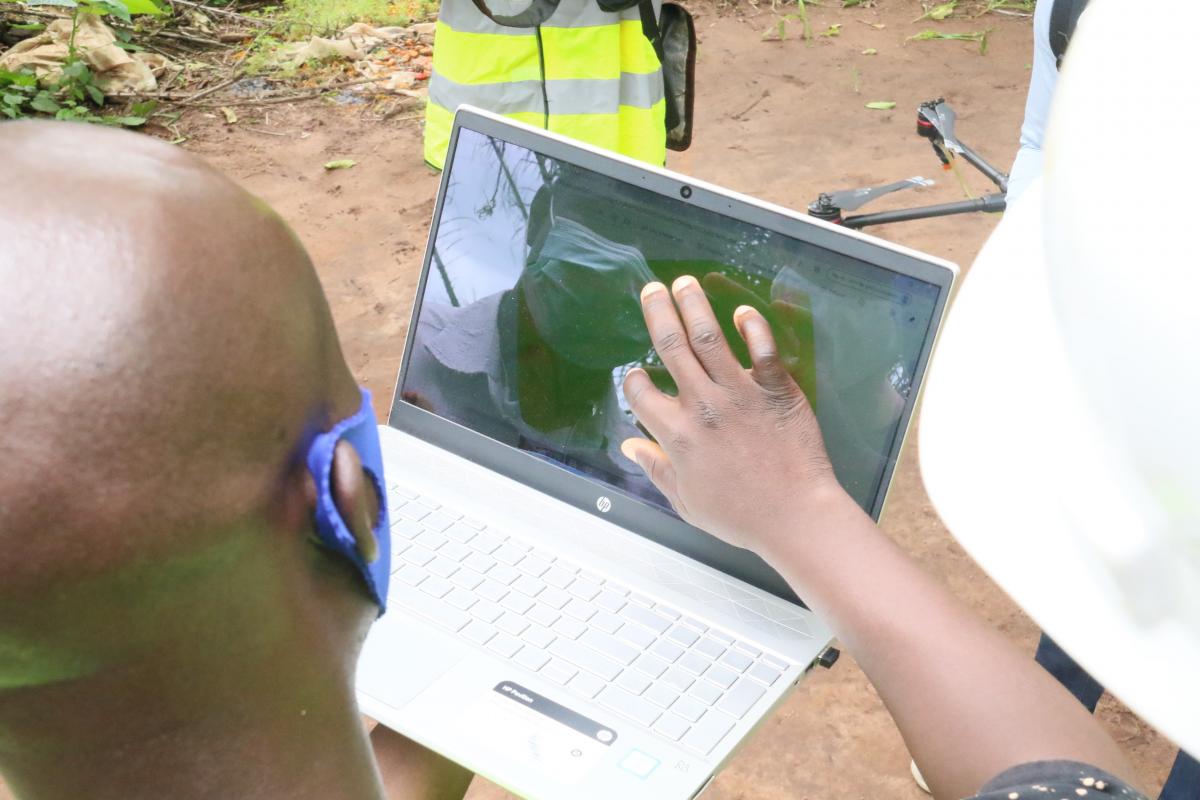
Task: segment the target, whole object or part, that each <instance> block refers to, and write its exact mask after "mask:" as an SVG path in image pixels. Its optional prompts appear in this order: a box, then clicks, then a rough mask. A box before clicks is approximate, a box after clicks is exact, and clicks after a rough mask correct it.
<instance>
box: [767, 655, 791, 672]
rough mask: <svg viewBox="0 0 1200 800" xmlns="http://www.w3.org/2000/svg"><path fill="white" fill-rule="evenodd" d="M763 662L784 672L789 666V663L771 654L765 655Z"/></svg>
mask: <svg viewBox="0 0 1200 800" xmlns="http://www.w3.org/2000/svg"><path fill="white" fill-rule="evenodd" d="M763 663H764V664H766V665H767V666H768V667H771V668H773V669H777V670H779V671H780V672H783V671H784V670H786V669H787V668H788V665H787V664H786V663H785V662H783V661H780V660H779V659H777V658H773V657H771V656H763Z"/></svg>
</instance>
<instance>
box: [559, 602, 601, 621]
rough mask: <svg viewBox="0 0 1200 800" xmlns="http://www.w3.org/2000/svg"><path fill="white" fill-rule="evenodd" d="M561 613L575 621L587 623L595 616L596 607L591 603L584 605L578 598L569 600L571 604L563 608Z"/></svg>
mask: <svg viewBox="0 0 1200 800" xmlns="http://www.w3.org/2000/svg"><path fill="white" fill-rule="evenodd" d="M563 613H565V614H570V615H571V616H572V617H574V618H575V619H577V620H581V621H583V622H587V621H588V620H589V619H591V618H592V617H594V616H595V615H596V607H595V606H593V605H592V604H591V603H585V602H583V601H582V600H580V599H579V598H578V597H573V598H571V602H569V603H567V605H566V606H565V607H563Z"/></svg>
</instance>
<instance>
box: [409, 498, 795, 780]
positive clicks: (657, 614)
mask: <svg viewBox="0 0 1200 800" xmlns="http://www.w3.org/2000/svg"><path fill="white" fill-rule="evenodd" d="M389 499H390V500H391V509H392V588H391V591H390V592H389V597H388V599H389V601H390V602H391V603H393V604H395V605H398V606H400V607H401V608H403V609H405V610H407V611H411V612H414V613H416V614H419V615H421V616H422V617H424V618H426V619H428V620H429V621H431V622H433V623H434V624H436V625H438V626H439V627H441V628H443V629H445V630H448V631H450V632H452V633H454V634H457V635H458V636H459V637H460V638H462V639H464V640H466V641H467V642H470V643H472V644H473V645H476V646H478V647H481V648H483V649H485V650H487V651H488V652H490V653H493V654H495V655H498V656H500V657H501V658H504V659H507V660H508V661H510V662H511V663H514V664H516V665H518V666H520V667H522V668H524V669H527V670H529V671H530V672H533V673H536V674H538V675H541V676H543V677H545V678H547V679H549V680H551V681H554V682H555V683H558V684H560V685H562V686H565V687H566V688H567V689H568V690H569V691H571V692H573V693H575V694H577V695H579V696H580V697H584V698H587V699H589V700H593V701H595V702H597V703H599V704H600V705H601V706H604V707H606V708H608V709H610V710H611V711H614V712H616V713H617V714H620V715H621V716H623V717H625V718H627V719H629V720H632V721H633V722H636V723H638V724H640V725H642V726H643V727H645V728H648V729H650V730H652V731H653V732H654V733H656V734H658V735H659V736H661V737H663V738H664V739H667V740H668V741H670V742H674V743H677V744H680V745H682V746H683V747H685V748H687V749H688V750H691V751H693V752H695V753H697V754H699V755H701V756H706V755H708V754H709V753H710V752H712V750H713V749H714V748H715V747H716V746H717V745H718V744H720V742H721V740H722V739H724V738H725V736H726V735H727V734H728V733H729V732H730V731H731V730H732V729H733V727H734V725H735V724H736V723H737V722H738V720H740V719H741V718H742V717H744V716H745V715H746V714H747V712H749V711H750V709H751V708H752V707H753V706H754V705H755V703H757V702H758V700H759V699H760V698H761V697H762V696H763V695H764V694H765V693H766V691H767V689H768V688H769V687H771V686H772V685H774V684H775V682H776V681H778V680H779V679H780V678H781V676H782V674H783V672H784V671H785V670H786V669H787V667H788V665H787V664H786V663H785V662H783V661H780V660H778V659H776V658H774V657H772V656H769V655H765V654H763V653H762V652H761V651H760V650H759V649H758V648H756V647H754V646H753V645H751V644H749V643H748V642H744V641H739V640H737V639H736V638H735V637H733V636H730V635H729V634H727V633H725V632H723V631H720V630H717V629H715V628H710V627H708V626H707V625H705V624H704V623H702V622H700V621H699V620H697V619H694V618H692V617H689V616H686V615H684V614H682V613H680V612H679V611H678V610H676V609H674V608H671V607H670V606H668V605H664V604H663V603H657V602H655V601H654V600H653V599H651V598H649V597H646V596H644V595H641V594H638V593H637V592H633V591H630V589H629V588H628V587H626V586H623V585H621V584H620V583H618V582H616V581H613V580H606V579H604V578H602V577H601V576H599V575H596V574H594V573H592V572H589V571H588V570H586V569H583V568H581V567H580V566H579V565H578V564H574V563H572V562H570V561H567V560H565V559H563V558H558V557H556V556H555V555H554V554H553V553H549V552H547V551H545V550H542V549H540V548H537V547H534V546H533V545H531V544H529V543H528V542H523V541H521V540H520V539H518V538H516V537H512V536H507V535H505V534H503V533H500V532H498V531H496V530H493V529H491V528H489V527H488V526H487V525H486V524H485V523H483V522H480V521H478V520H474V519H470V518H467V517H464V516H463V515H462V514H461V513H458V512H456V511H454V510H452V509H450V508H447V507H446V506H444V505H442V504H440V503H439V502H437V501H436V500H433V499H431V498H429V497H428V496H424V497H422V496H418V494H417V493H416V492H412V491H410V490H408V489H406V488H404V487H400V486H395V485H393V486H392V487H391V491H390V498H389Z"/></svg>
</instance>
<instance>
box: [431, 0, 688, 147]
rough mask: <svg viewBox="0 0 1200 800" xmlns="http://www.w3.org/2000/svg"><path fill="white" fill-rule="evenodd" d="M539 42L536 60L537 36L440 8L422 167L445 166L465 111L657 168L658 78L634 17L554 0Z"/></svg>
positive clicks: (459, 9) (470, 10)
mask: <svg viewBox="0 0 1200 800" xmlns="http://www.w3.org/2000/svg"><path fill="white" fill-rule="evenodd" d="M541 39H542V48H541V56H540V57H539V53H538V41H537V32H536V31H534V30H532V29H529V28H506V27H503V26H500V25H496V24H495V23H493V22H492V21H491V20H489V19H488V18H487V17H485V16H483V15H482V14H481V13H479V11H478V9H476V8H475V6H474V4H473V3H472V2H471V0H444V2H443V3H442V9H441V14H440V18H439V20H438V23H437V31H436V34H435V39H434V55H433V70H432V72H433V74H432V76H431V77H430V81H429V101H428V103H427V106H426V113H425V160H426V161H428V162H429V163H430V164H432V165H434V166H436V167H439V168H440V167H441V166H442V165H443V163H444V162H445V155H446V147H447V145H448V143H449V139H450V129H451V126H452V122H453V111H454V109H456V108H457V107H458V106H459V105H461V104H470V105H474V106H478V107H480V108H485V109H488V110H490V111H494V112H496V113H498V114H504V115H506V116H509V117H512V118H514V119H519V120H521V121H524V122H527V123H529V124H532V125H535V126H536V127H539V128H540V127H543V126H545V125H546V124H547V123H548V127H549V129H550V130H552V131H555V132H558V133H562V134H565V135H567V136H572V137H575V138H577V139H581V140H583V141H586V142H589V143H591V144H593V145H596V146H598V147H603V148H608V149H612V150H616V151H618V152H621V153H624V154H626V155H628V156H631V157H633V158H639V159H642V160H644V161H648V162H650V163H652V164H662V163H663V162H664V161H665V160H666V132H665V121H664V120H665V104H664V101H663V82H662V70H661V68H660V67H659V63H658V59H657V57H656V56H655V55H654V49H653V47H651V45H650V43H649V42H648V41H647V40H646V37H645V36H644V35H643V33H642V25H641V19H640V17H639V16H638V10H637V9H636V8H633V9H628V10H627V11H624V12H621V13H608V12H604V11H600V9H599V6H598V5H597V4H596V0H562V2H561V4H560V5H559V7H558V9H557V10H556V11H555V13H554V15H553V16H551V18H550V19H549V20H547V21H546V24H545V25H543V26H542V28H541ZM543 64H544V70H545V71H544V75H543ZM543 89H544V94H543ZM547 105H548V106H549V115H548V116H547V114H546V110H547Z"/></svg>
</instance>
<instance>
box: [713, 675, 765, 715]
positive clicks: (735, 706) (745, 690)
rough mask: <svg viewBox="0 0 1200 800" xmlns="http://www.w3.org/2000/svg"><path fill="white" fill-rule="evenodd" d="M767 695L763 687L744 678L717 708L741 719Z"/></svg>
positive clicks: (726, 694)
mask: <svg viewBox="0 0 1200 800" xmlns="http://www.w3.org/2000/svg"><path fill="white" fill-rule="evenodd" d="M765 693H766V689H764V688H763V687H762V686H760V685H759V684H757V683H756V682H754V681H748V680H745V679H744V678H743V679H742V680H740V681H738V682H737V684H736V685H735V686H734V687H733V688H732V689H730V690H729V691H728V692H726V693H725V696H724V697H722V698H721V701H720V702H719V703H717V708H719V709H721V710H722V711H724V712H725V713H727V714H731V715H733V716H735V717H737V718H738V719H741V718H742V717H744V716H745V715H746V712H747V711H749V710H750V709H751V708H752V707H753V706H754V704H755V703H757V702H758V700H759V698H761V697H762V696H763V695H764V694H765Z"/></svg>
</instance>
